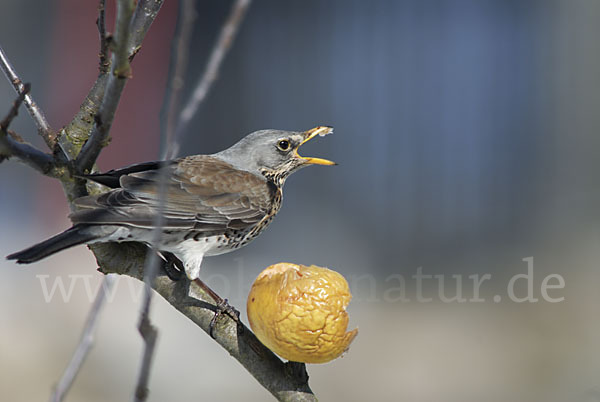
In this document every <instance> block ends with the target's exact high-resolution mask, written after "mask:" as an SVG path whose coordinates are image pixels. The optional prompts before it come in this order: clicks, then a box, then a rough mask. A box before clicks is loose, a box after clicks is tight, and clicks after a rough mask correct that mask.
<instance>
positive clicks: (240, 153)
mask: <svg viewBox="0 0 600 402" xmlns="http://www.w3.org/2000/svg"><path fill="white" fill-rule="evenodd" d="M332 132H333V128H331V127H325V126H319V127H315V128H313V129H310V130H308V131H305V132H297V131H281V130H261V131H255V132H253V133H251V134H248V135H247V136H246V137H244V138H242V139H241V140H240V141H238V142H237V143H236V144H234V145H233V146H231V147H230V148H228V149H226V150H224V151H221V152H219V153H217V154H215V156H217V157H219V158H221V159H223V160H224V161H226V162H228V163H231V164H232V165H233V166H235V167H236V168H238V169H243V170H246V171H249V172H252V173H255V174H259V175H265V176H267V177H269V178H272V179H273V180H275V181H276V182H280V183H281V184H283V181H285V179H286V178H287V176H289V175H290V174H291V173H293V172H294V171H296V170H298V169H300V168H302V167H304V166H308V165H335V162H331V161H329V160H327V159H321V158H311V157H304V156H300V155H299V154H298V148H300V146H301V145H302V144H304V143H305V142H307V141H309V140H310V139H312V138H314V137H316V136H317V135H320V136H324V135H327V134H330V133H332Z"/></svg>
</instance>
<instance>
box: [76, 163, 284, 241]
mask: <svg viewBox="0 0 600 402" xmlns="http://www.w3.org/2000/svg"><path fill="white" fill-rule="evenodd" d="M168 169H169V173H170V176H169V178H168V181H167V188H166V196H167V199H166V203H165V206H164V217H165V223H164V227H165V228H166V229H168V228H180V229H185V228H187V229H195V230H207V231H208V230H220V229H225V228H244V227H248V226H251V225H253V224H255V223H257V222H258V221H260V220H261V219H262V218H263V217H264V216H265V215H266V214H267V213H268V211H269V207H270V202H271V198H272V196H273V193H272V192H273V189H272V187H271V186H270V185H269V184H268V183H267V181H266V180H265V179H263V178H261V177H259V176H256V175H254V174H252V173H249V172H246V171H242V170H238V169H235V168H234V167H232V166H231V165H230V164H228V163H226V162H223V161H221V160H220V159H217V158H214V157H210V156H192V157H187V158H183V159H179V160H178V161H177V163H176V164H172V165H170V166H169V167H168ZM115 172H118V171H115ZM118 177H119V183H120V186H121V187H120V188H116V189H114V190H111V191H109V192H106V193H103V194H100V195H93V196H87V197H82V198H79V199H77V200H75V205H77V206H78V207H79V208H81V209H80V210H79V211H77V212H75V213H73V214H72V215H71V220H73V222H74V223H98V224H111V223H119V224H128V225H132V226H140V227H151V226H152V223H153V221H154V216H155V215H156V213H157V212H158V210H159V203H160V200H159V199H160V194H159V177H160V174H159V170H156V169H151V170H139V171H130V172H127V173H124V174H120V175H119V176H118Z"/></svg>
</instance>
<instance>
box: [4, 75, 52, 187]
mask: <svg viewBox="0 0 600 402" xmlns="http://www.w3.org/2000/svg"><path fill="white" fill-rule="evenodd" d="M29 90H30V85H29V84H24V85H23V92H21V93H19V95H18V98H17V99H16V100H15V101H14V102H13V105H12V107H11V108H10V110H9V112H8V114H7V115H6V117H5V118H4V119H2V121H0V162H2V161H3V160H4V159H8V158H10V157H13V156H14V157H16V158H18V159H19V160H20V161H21V162H24V163H26V164H27V165H29V166H31V167H33V168H34V169H36V170H37V171H39V172H40V173H42V174H45V175H48V176H54V175H53V173H54V171H53V169H54V167H55V165H54V159H53V158H52V156H51V155H48V154H45V153H43V152H42V151H40V150H39V149H37V148H35V147H33V146H31V145H29V144H26V143H25V142H24V141H23V139H22V138H21V137H20V136H19V135H17V134H16V133H15V132H13V131H10V130H8V127H9V126H10V123H11V122H12V121H13V119H14V118H15V117H17V114H18V113H19V107H21V104H22V103H23V102H24V100H25V97H26V96H27V94H28V93H29Z"/></svg>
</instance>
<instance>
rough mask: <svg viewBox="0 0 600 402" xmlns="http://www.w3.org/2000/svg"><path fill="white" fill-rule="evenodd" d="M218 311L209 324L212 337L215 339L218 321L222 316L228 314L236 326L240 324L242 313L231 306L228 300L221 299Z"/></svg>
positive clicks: (218, 303)
mask: <svg viewBox="0 0 600 402" xmlns="http://www.w3.org/2000/svg"><path fill="white" fill-rule="evenodd" d="M216 307H217V309H216V311H215V315H214V316H213V318H212V320H210V324H209V328H210V331H209V333H210V337H211V338H213V339H214V337H215V335H214V330H215V325H216V324H217V320H218V319H219V317H220V316H222V315H223V314H227V315H228V316H229V317H231V319H232V320H233V321H235V322H236V324H238V326H239V324H240V312H239V311H238V310H237V309H236V308H235V307H233V306H232V305H231V304H229V302H228V301H227V299H221V300H220V301H219V302H217V305H216Z"/></svg>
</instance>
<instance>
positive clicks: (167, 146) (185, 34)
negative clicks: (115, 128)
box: [134, 0, 195, 402]
mask: <svg viewBox="0 0 600 402" xmlns="http://www.w3.org/2000/svg"><path fill="white" fill-rule="evenodd" d="M194 20H195V9H194V2H193V0H184V1H182V2H180V9H179V20H178V33H177V36H176V38H175V39H174V42H175V44H176V45H175V47H174V50H173V54H172V56H171V57H172V60H173V62H172V65H171V68H172V70H173V73H172V75H171V81H170V84H169V96H168V97H167V98H168V101H167V103H166V105H167V106H166V108H167V110H168V112H167V122H166V124H165V125H164V126H163V130H162V132H161V137H162V138H161V148H163V150H162V151H161V159H163V160H164V159H165V158H166V159H169V158H171V157H172V156H173V149H174V148H177V144H176V142H175V140H176V139H175V137H174V127H175V112H176V110H178V108H179V103H180V94H181V88H182V86H183V80H184V75H185V70H186V67H187V60H188V48H189V41H190V37H191V32H192V28H193V23H194ZM168 179H169V172H168V170H167V169H161V170H160V174H159V179H158V180H159V189H158V195H159V204H158V205H159V208H158V213H157V215H156V217H155V218H154V221H153V226H154V230H153V231H152V242H151V247H150V249H149V251H148V253H147V255H146V261H145V263H144V296H143V302H142V308H141V311H140V321H139V326H138V329H139V332H140V335H141V336H142V339H143V340H144V345H145V346H144V354H143V356H142V364H141V367H140V372H139V376H138V381H137V385H136V390H135V394H134V401H136V402H143V401H145V400H146V398H147V397H148V383H149V380H150V368H151V365H152V358H153V355H154V349H155V346H156V338H157V336H158V331H157V330H156V328H155V327H154V326H153V325H152V323H151V320H150V308H151V304H152V294H153V291H152V287H153V283H154V279H155V278H156V276H157V273H158V269H159V259H158V255H157V253H158V251H159V249H158V245H159V244H160V240H161V236H162V227H163V226H164V213H163V211H164V209H165V204H166V200H167V194H166V190H167V181H168Z"/></svg>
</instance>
